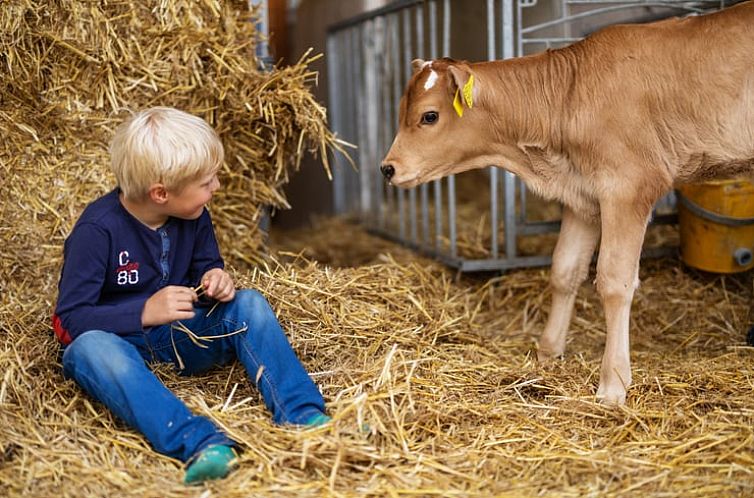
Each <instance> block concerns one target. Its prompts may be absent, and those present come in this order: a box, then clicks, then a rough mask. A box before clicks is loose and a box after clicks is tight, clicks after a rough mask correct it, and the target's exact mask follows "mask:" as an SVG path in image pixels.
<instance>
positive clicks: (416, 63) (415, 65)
mask: <svg viewBox="0 0 754 498" xmlns="http://www.w3.org/2000/svg"><path fill="white" fill-rule="evenodd" d="M424 64H426V62H425V61H424V59H414V60H412V61H411V69H412V70H413V71H414V74H415V73H418V72H419V71H421V70H422V68H423V67H424Z"/></svg>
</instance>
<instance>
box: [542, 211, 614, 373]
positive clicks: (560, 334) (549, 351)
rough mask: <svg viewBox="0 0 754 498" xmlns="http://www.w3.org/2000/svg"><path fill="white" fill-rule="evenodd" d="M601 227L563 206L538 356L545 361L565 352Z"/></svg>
mask: <svg viewBox="0 0 754 498" xmlns="http://www.w3.org/2000/svg"><path fill="white" fill-rule="evenodd" d="M599 234H600V227H599V225H598V224H597V223H589V222H587V221H585V220H583V219H581V218H580V217H578V216H577V215H576V214H575V213H574V212H573V211H572V210H571V209H570V208H568V207H563V219H562V221H561V225H560V235H559V237H558V243H557V244H556V246H555V252H554V253H553V255H552V268H551V270H550V288H551V289H552V304H551V306H550V316H549V317H548V318H547V325H545V330H544V332H543V333H542V336H541V337H540V338H539V347H538V349H537V358H538V359H539V360H540V361H545V360H548V359H550V358H555V357H558V356H560V355H562V354H563V353H564V352H565V345H566V336H567V335H568V326H569V325H570V323H571V315H572V314H573V306H574V303H575V301H576V293H577V292H578V290H579V287H580V286H581V284H582V282H583V281H584V280H585V279H586V277H587V275H588V274H589V263H590V262H591V260H592V254H594V248H595V247H596V245H597V240H598V239H599Z"/></svg>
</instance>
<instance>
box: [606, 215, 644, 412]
mask: <svg viewBox="0 0 754 498" xmlns="http://www.w3.org/2000/svg"><path fill="white" fill-rule="evenodd" d="M638 209H640V208H639V207H638V206H637V203H635V202H620V201H618V200H611V201H609V202H603V203H601V204H600V212H601V217H602V240H601V243H600V253H599V258H598V261H597V291H598V292H599V294H600V297H601V298H602V305H603V308H604V311H605V320H606V323H607V340H606V342H605V353H604V355H603V357H602V368H601V371H600V385H599V388H598V389H597V398H598V399H599V400H600V401H602V402H603V403H606V404H619V405H622V404H623V403H625V401H626V388H627V387H628V386H629V385H630V384H631V360H630V354H629V335H628V333H629V318H630V312H631V302H632V300H633V296H634V291H635V290H636V288H637V287H638V285H639V256H640V255H641V246H642V243H643V241H644V234H645V232H646V227H647V222H648V219H649V212H647V213H642V212H637V210H638ZM649 209H651V207H650V208H649Z"/></svg>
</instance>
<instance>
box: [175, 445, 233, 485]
mask: <svg viewBox="0 0 754 498" xmlns="http://www.w3.org/2000/svg"><path fill="white" fill-rule="evenodd" d="M236 458H237V457H236V452H235V451H233V448H231V447H230V446H223V445H219V444H218V445H214V446H208V447H206V448H205V449H204V450H202V451H201V453H199V455H197V457H196V458H195V459H194V461H193V462H192V463H191V465H189V467H188V469H186V475H185V476H184V478H183V483H184V484H199V483H201V482H203V481H207V480H210V479H221V478H223V477H225V476H227V475H228V472H230V471H231V469H233V467H235V466H236Z"/></svg>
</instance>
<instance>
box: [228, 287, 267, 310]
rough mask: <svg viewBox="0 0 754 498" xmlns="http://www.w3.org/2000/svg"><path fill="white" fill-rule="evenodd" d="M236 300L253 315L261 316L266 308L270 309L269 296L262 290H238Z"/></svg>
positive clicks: (238, 304) (240, 307)
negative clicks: (265, 295)
mask: <svg viewBox="0 0 754 498" xmlns="http://www.w3.org/2000/svg"><path fill="white" fill-rule="evenodd" d="M234 301H235V304H236V306H238V307H239V309H242V310H247V311H249V312H250V313H251V314H252V316H260V315H261V314H262V313H264V312H265V311H266V310H268V309H270V305H269V303H268V302H267V298H265V297H264V296H263V295H262V293H261V292H259V291H257V290H254V289H241V290H239V291H237V292H236V297H235V299H234Z"/></svg>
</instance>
